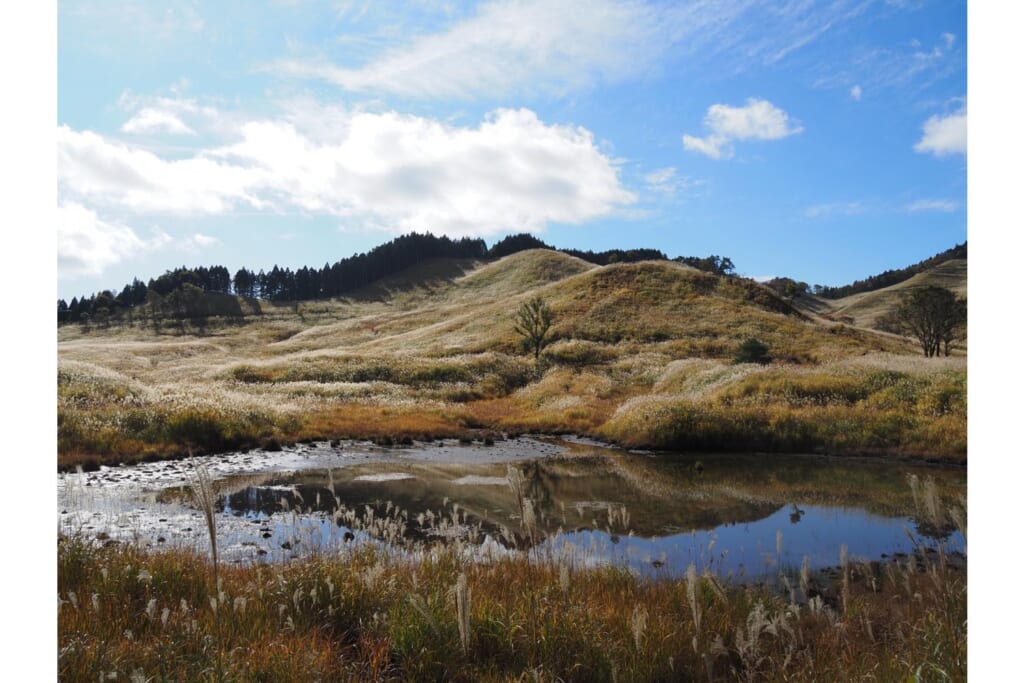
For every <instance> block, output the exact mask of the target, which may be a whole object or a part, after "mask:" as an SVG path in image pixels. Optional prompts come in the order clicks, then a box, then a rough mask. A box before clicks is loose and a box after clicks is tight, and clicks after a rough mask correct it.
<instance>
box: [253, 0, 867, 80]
mask: <svg viewBox="0 0 1024 683" xmlns="http://www.w3.org/2000/svg"><path fill="white" fill-rule="evenodd" d="M865 6H866V4H865V3H864V2H860V1H856V0H836V1H834V2H831V3H829V4H827V5H821V6H819V5H817V4H815V3H813V2H806V1H805V0H788V1H785V2H778V3H771V4H770V5H766V4H762V3H758V2H753V1H752V0H718V1H716V2H689V3H656V2H644V1H641V0H494V1H492V2H487V3H484V4H482V5H480V6H479V8H478V9H477V11H476V13H475V14H473V15H471V16H467V17H459V18H458V19H457V20H456V21H455V23H453V24H451V25H449V26H447V27H446V28H443V29H439V30H436V31H434V32H433V33H429V34H426V35H419V36H417V37H415V38H413V39H411V40H409V41H407V42H404V43H400V44H395V45H392V46H390V48H389V49H387V50H385V51H384V52H383V53H381V54H377V55H374V56H373V57H371V58H370V59H369V60H368V61H367V62H366V63H364V64H362V65H357V66H356V65H339V64H337V63H335V62H333V61H331V60H330V59H328V58H327V57H325V56H322V55H321V56H318V57H309V56H303V57H293V58H290V59H283V60H279V61H277V62H274V63H272V64H269V65H267V66H266V67H265V68H266V69H268V70H271V71H273V72H275V73H277V74H279V75H285V76H293V77H302V78H317V79H322V80H325V81H328V82H330V83H333V84H335V85H337V86H339V87H341V88H344V89H346V90H350V91H357V92H380V93H391V94H397V95H401V96H406V97H455V98H465V99H473V98H477V97H481V96H495V95H505V94H510V93H527V94H530V93H537V92H541V93H555V94H563V93H566V92H567V91H570V90H573V89H578V88H585V87H588V86H590V85H592V84H595V83H598V82H615V81H620V80H623V79H628V78H640V77H645V76H646V75H648V74H649V73H651V71H652V70H654V69H656V68H658V67H659V66H660V65H661V64H662V63H664V62H665V61H666V60H679V59H683V60H687V61H688V62H690V63H693V64H699V63H706V62H708V61H712V60H714V61H715V62H716V63H718V64H719V65H721V64H722V63H726V64H728V65H729V66H728V67H727V68H732V69H741V68H743V67H744V66H746V65H750V64H773V63H775V62H778V61H780V60H782V59H784V58H785V57H786V56H787V55H789V54H790V53H791V52H794V51H796V50H799V49H801V48H802V47H804V46H806V45H808V44H810V43H812V42H814V41H816V40H818V39H819V38H820V37H821V36H822V35H824V34H825V33H827V32H828V31H830V30H832V29H833V28H834V27H836V26H838V25H840V24H842V23H843V22H845V21H847V20H849V19H851V18H853V17H855V16H857V15H858V14H860V13H861V12H862V11H863V9H864V7H865ZM527 27H528V28H527Z"/></svg>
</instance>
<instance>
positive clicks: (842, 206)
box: [804, 202, 864, 218]
mask: <svg viewBox="0 0 1024 683" xmlns="http://www.w3.org/2000/svg"><path fill="white" fill-rule="evenodd" d="M860 213H864V205H863V204H861V203H860V202H833V203H831V204H815V205H814V206H809V207H807V208H806V209H804V216H806V217H807V218H826V217H828V216H856V215H857V214H860Z"/></svg>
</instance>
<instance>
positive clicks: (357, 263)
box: [57, 233, 735, 323]
mask: <svg viewBox="0 0 1024 683" xmlns="http://www.w3.org/2000/svg"><path fill="white" fill-rule="evenodd" d="M527 249H550V250H552V251H559V252H561V253H564V254H568V255H571V256H575V257H577V258H580V259H583V260H585V261H588V262H590V263H594V264H597V265H602V266H603V265H609V264H612V263H632V262H636V261H645V260H669V259H668V257H667V256H666V255H665V254H664V253H663V252H661V251H659V250H657V249H625V250H623V249H610V250H607V251H599V252H595V251H589V250H588V251H581V250H579V249H557V248H555V247H553V246H551V245H549V244H547V243H545V242H543V241H542V240H540V239H538V238H536V237H534V236H533V235H530V234H528V233H522V234H518V235H509V236H508V237H505V238H503V239H501V240H499V241H498V242H496V243H494V244H493V245H492V246H491V247H490V248H488V246H487V244H486V242H484V240H482V239H479V238H468V237H464V238H461V239H457V240H453V239H451V238H448V237H444V236H441V237H435V236H434V235H431V234H418V233H411V234H408V235H402V236H401V237H396V238H395V239H393V240H391V241H390V242H387V243H385V244H382V245H379V246H377V247H374V248H373V249H371V250H370V251H368V252H366V253H360V254H354V255H353V256H350V257H348V258H343V259H341V260H339V261H337V262H335V263H334V264H330V263H325V264H324V266H323V267H322V268H319V269H318V268H310V267H305V266H304V267H302V268H300V269H298V270H294V271H293V270H291V269H290V268H282V267H280V266H277V265H275V266H274V267H273V268H271V269H270V270H269V271H265V270H260V271H259V272H254V271H252V270H250V269H248V268H245V267H242V268H239V269H238V271H236V272H235V274H234V275H233V276H232V275H231V273H230V271H229V270H228V269H227V268H225V267H224V266H210V267H206V266H201V267H198V268H187V267H185V266H182V267H180V268H175V269H174V270H170V271H167V272H166V273H164V274H163V275H161V276H159V277H157V278H151V279H150V280H149V282H143V281H141V280H139V279H138V278H135V279H133V280H132V282H131V283H129V284H126V285H125V286H124V288H122V289H121V291H120V292H119V293H116V292H115V291H113V290H104V291H102V292H98V293H95V294H93V295H91V296H88V297H86V296H82V297H74V298H73V299H71V301H70V303H69V302H67V301H65V300H64V299H60V300H58V301H57V322H58V323H89V322H103V321H107V320H110V319H111V318H120V317H122V316H125V315H126V316H128V317H129V318H130V317H131V316H132V312H133V310H134V309H140V310H141V309H142V308H148V309H149V310H150V313H151V314H152V315H154V316H156V315H157V313H158V312H159V314H160V315H163V316H167V317H177V318H182V317H195V316H196V315H211V314H212V315H216V314H226V315H231V314H232V313H231V311H233V310H234V311H240V309H239V307H238V305H237V302H234V301H232V302H230V304H229V303H226V301H221V302H220V303H219V305H212V304H211V300H210V299H211V298H210V297H205V298H204V297H203V296H202V295H203V294H223V295H233V296H237V297H243V298H245V299H253V300H256V299H262V300H266V301H274V302H285V301H309V300H315V299H330V298H333V297H337V296H341V295H344V294H347V293H350V292H353V291H355V290H357V289H360V288H362V287H365V286H367V285H369V284H371V283H373V282H375V281H377V280H379V279H381V278H384V277H387V276H389V275H394V274H396V273H398V272H400V271H402V270H405V269H406V268H409V267H411V266H414V265H417V264H419V263H422V262H424V261H429V260H431V259H437V258H453V259H479V260H494V259H498V258H501V257H503V256H508V255H510V254H514V253H516V252H519V251H524V250H527ZM673 260H675V261H677V262H679V263H685V264H687V265H690V266H693V267H695V268H699V269H701V270H706V271H709V272H714V273H716V274H719V275H727V274H730V273H732V272H733V271H734V269H735V268H734V266H733V263H732V260H731V259H729V258H728V257H721V256H716V255H711V256H707V257H696V256H679V257H677V258H675V259H673ZM239 314H240V313H239Z"/></svg>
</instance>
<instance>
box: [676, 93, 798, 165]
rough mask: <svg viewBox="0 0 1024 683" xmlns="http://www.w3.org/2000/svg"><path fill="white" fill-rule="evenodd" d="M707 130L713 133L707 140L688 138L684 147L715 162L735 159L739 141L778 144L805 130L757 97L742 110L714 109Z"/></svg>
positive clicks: (709, 113) (707, 119)
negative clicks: (736, 141) (735, 147)
mask: <svg viewBox="0 0 1024 683" xmlns="http://www.w3.org/2000/svg"><path fill="white" fill-rule="evenodd" d="M704 126H705V127H706V128H709V129H710V130H711V133H710V134H709V135H708V136H706V137H704V138H698V137H694V136H692V135H684V136H683V147H685V148H686V149H688V150H690V151H693V152H700V153H701V154H704V155H705V156H708V157H711V158H712V159H722V158H726V159H727V158H729V157H731V156H732V154H733V149H732V142H733V141H735V140H778V139H781V138H784V137H788V136H790V135H795V134H797V133H800V132H801V131H802V130H803V128H802V127H801V126H799V125H798V124H796V123H794V122H792V121H791V120H790V118H789V114H787V113H786V112H784V111H783V110H781V109H779V108H778V107H776V106H775V105H774V104H772V103H771V102H768V101H767V100H761V99H757V98H753V97H752V98H750V99H748V100H747V104H746V105H745V106H742V107H730V106H729V105H727V104H713V105H711V106H710V107H708V111H707V114H706V115H705V116H704Z"/></svg>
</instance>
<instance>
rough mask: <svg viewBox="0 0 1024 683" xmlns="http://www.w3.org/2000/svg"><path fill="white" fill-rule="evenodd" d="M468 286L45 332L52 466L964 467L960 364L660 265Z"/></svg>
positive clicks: (564, 265)
mask: <svg viewBox="0 0 1024 683" xmlns="http://www.w3.org/2000/svg"><path fill="white" fill-rule="evenodd" d="M472 265H473V264H465V268H456V269H454V270H453V271H452V272H451V273H448V274H447V275H444V274H443V273H442V274H437V273H434V274H429V273H428V274H426V275H424V278H425V279H423V280H422V281H417V280H415V279H409V280H407V281H404V282H400V281H397V280H396V281H394V282H389V283H382V284H381V285H380V287H378V288H376V289H374V290H373V291H372V292H371V291H369V290H368V291H367V292H364V293H362V294H356V295H353V296H352V297H349V298H344V299H338V300H333V301H317V302H302V303H300V304H298V305H291V304H289V305H283V304H281V305H278V304H270V303H265V302H264V304H265V305H262V308H263V315H262V316H259V317H252V316H250V317H247V318H246V319H245V321H243V322H242V323H238V322H237V321H219V322H218V321H216V320H214V321H211V322H210V323H209V324H208V325H206V326H205V327H204V328H203V330H201V331H200V330H198V329H192V328H190V327H188V326H187V325H185V326H184V327H183V328H181V329H178V328H170V327H168V328H166V329H161V330H154V329H152V327H151V326H140V325H138V324H136V325H135V326H123V325H122V326H117V325H112V326H110V327H109V328H93V329H91V331H89V332H88V333H84V332H83V331H82V329H81V328H80V327H79V326H77V325H69V326H64V327H62V328H61V329H60V331H59V340H60V341H59V346H58V349H59V368H58V419H59V423H58V461H59V462H60V463H61V464H62V465H63V466H65V467H71V466H73V465H74V464H76V463H85V464H89V463H95V462H111V461H131V460H136V459H148V458H154V457H171V456H175V455H181V454H183V453H185V452H186V450H187V449H188V448H192V449H193V450H195V451H197V452H216V451H221V450H230V449H236V448H252V447H258V446H261V445H267V444H269V443H287V442H290V441H297V440H304V439H311V438H341V437H345V436H352V437H360V438H374V439H385V438H388V439H392V440H398V439H403V438H421V437H422V438H426V437H439V436H479V435H480V434H481V433H483V432H487V433H495V432H499V431H505V432H525V431H543V432H555V433H565V432H578V433H583V434H588V435H591V436H601V437H604V438H611V439H614V440H616V441H619V442H621V443H625V444H629V445H635V446H643V447H656V448H696V447H705V448H712V449H719V450H721V449H739V450H752V449H765V450H780V449H797V450H812V451H826V452H835V453H846V452H860V453H883V452H895V453H904V454H913V455H925V456H927V457H935V458H943V459H952V460H962V459H963V458H964V456H965V448H966V440H965V436H964V435H965V433H966V408H965V403H966V399H965V393H966V392H965V389H964V386H965V377H966V362H965V359H964V358H963V357H962V356H961V357H959V358H942V359H930V360H929V361H928V364H927V365H925V364H923V363H924V361H923V359H919V358H917V357H916V356H915V355H914V354H915V353H916V351H915V349H914V348H913V346H912V345H911V344H909V343H905V342H900V341H899V340H897V339H895V338H893V337H891V336H885V335H875V334H872V333H870V332H866V331H863V330H859V329H855V328H850V327H844V326H833V327H827V326H823V325H821V324H818V323H816V322H813V321H811V320H810V319H808V318H806V317H804V316H802V315H801V314H799V313H796V312H794V311H792V310H790V309H789V308H788V305H787V304H785V303H784V302H782V301H781V300H779V299H777V298H775V297H774V296H773V295H771V294H770V293H768V291H767V290H765V289H763V288H761V287H759V286H757V285H755V284H753V283H751V282H747V281H741V280H729V279H718V278H715V277H713V276H711V275H708V274H706V273H701V272H699V271H695V270H693V269H690V268H687V267H685V266H681V265H679V264H674V263H665V262H658V263H655V262H648V263H639V264H618V265H615V266H609V267H606V268H594V267H592V266H590V265H589V264H584V263H583V262H581V261H579V260H578V259H573V258H572V257H568V256H565V255H562V254H556V253H553V252H543V251H541V252H522V253H520V254H515V255H513V256H511V257H508V258H506V259H502V260H501V261H498V262H496V263H491V264H487V265H484V266H482V267H479V268H477V269H475V270H473V269H471V266H472ZM445 272H447V271H445ZM410 277H411V276H410ZM446 278H447V279H446ZM533 295H540V296H542V297H543V298H545V300H546V301H549V302H550V305H551V307H552V310H553V311H554V326H553V328H552V335H553V340H552V344H551V345H550V346H548V347H547V349H545V351H544V353H542V354H541V357H540V359H539V361H538V362H534V360H533V359H532V358H530V357H528V355H527V354H525V353H523V351H522V349H521V348H520V344H519V342H520V339H519V337H518V335H516V333H515V332H514V329H513V321H512V312H513V311H514V310H515V307H516V306H517V305H518V302H519V301H521V300H524V299H525V298H528V297H530V296H533ZM748 337H757V338H758V339H761V340H762V341H764V342H765V343H767V344H768V347H769V354H770V356H771V357H772V359H773V361H774V362H773V363H772V364H771V365H768V366H753V365H734V364H733V363H732V362H731V359H732V357H733V355H734V353H735V349H736V345H737V344H739V343H740V342H741V341H742V340H744V339H746V338H748ZM823 421H832V423H831V424H822V422H823Z"/></svg>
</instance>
